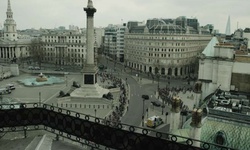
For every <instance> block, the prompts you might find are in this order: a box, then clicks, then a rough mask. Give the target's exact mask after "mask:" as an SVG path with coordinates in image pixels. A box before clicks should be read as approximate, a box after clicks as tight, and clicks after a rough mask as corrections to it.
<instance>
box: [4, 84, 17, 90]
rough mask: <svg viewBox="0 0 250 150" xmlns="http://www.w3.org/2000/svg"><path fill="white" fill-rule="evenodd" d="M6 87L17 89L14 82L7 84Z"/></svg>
mask: <svg viewBox="0 0 250 150" xmlns="http://www.w3.org/2000/svg"><path fill="white" fill-rule="evenodd" d="M6 89H10V90H15V89H16V87H15V85H14V84H7V85H6Z"/></svg>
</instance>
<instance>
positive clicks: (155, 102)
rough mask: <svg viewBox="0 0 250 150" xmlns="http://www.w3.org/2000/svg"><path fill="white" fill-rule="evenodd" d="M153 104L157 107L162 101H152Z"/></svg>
mask: <svg viewBox="0 0 250 150" xmlns="http://www.w3.org/2000/svg"><path fill="white" fill-rule="evenodd" d="M151 104H152V105H153V106H156V107H160V106H161V103H160V102H159V101H152V102H151Z"/></svg>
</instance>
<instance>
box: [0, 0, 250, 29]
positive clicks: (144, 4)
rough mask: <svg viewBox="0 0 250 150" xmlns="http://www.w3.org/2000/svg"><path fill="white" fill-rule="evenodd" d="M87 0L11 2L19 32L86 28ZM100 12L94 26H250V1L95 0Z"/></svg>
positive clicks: (1, 8)
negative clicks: (163, 22)
mask: <svg viewBox="0 0 250 150" xmlns="http://www.w3.org/2000/svg"><path fill="white" fill-rule="evenodd" d="M87 1H88V0H11V6H12V11H13V13H14V19H15V21H16V23H17V28H18V29H26V28H36V29H38V28H40V27H42V28H54V27H58V26H65V27H67V28H68V26H69V25H70V24H72V25H76V26H79V27H85V26H86V25H85V24H86V14H85V12H84V11H83V7H85V6H86V5H87ZM93 3H94V6H95V8H96V9H97V13H96V14H95V26H96V27H106V26H107V25H108V24H121V23H122V21H123V22H125V23H126V22H128V21H144V20H147V19H149V18H177V17H178V16H186V17H189V18H191V17H196V18H197V19H198V20H199V22H200V25H206V24H213V25H214V26H215V29H219V31H220V32H221V33H224V32H225V28H226V23H227V18H228V16H229V15H230V17H231V31H232V32H233V31H234V30H235V29H236V28H237V22H238V23H239V27H240V28H243V29H244V28H246V27H250V9H249V6H250V1H249V0H93ZM6 10H7V0H0V23H1V24H3V22H4V20H5V19H6Z"/></svg>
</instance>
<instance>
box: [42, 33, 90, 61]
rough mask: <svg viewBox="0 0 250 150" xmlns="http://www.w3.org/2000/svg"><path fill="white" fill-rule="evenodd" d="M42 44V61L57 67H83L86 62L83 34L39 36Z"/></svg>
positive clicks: (84, 37)
mask: <svg viewBox="0 0 250 150" xmlns="http://www.w3.org/2000/svg"><path fill="white" fill-rule="evenodd" d="M41 39H42V42H43V43H44V46H43V47H44V50H45V56H44V58H43V61H44V62H46V63H50V64H55V65H59V66H64V65H77V66H83V65H84V63H85V60H86V36H85V35H84V34H80V33H78V34H76V33H71V32H69V31H68V33H54V34H44V35H42V36H41Z"/></svg>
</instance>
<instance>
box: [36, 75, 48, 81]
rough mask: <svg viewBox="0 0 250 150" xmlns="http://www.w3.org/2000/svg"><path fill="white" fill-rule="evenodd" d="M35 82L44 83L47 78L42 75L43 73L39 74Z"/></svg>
mask: <svg viewBox="0 0 250 150" xmlns="http://www.w3.org/2000/svg"><path fill="white" fill-rule="evenodd" d="M36 81H37V82H45V81H48V78H47V77H46V76H45V75H43V73H40V74H39V75H38V77H37V78H36Z"/></svg>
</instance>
